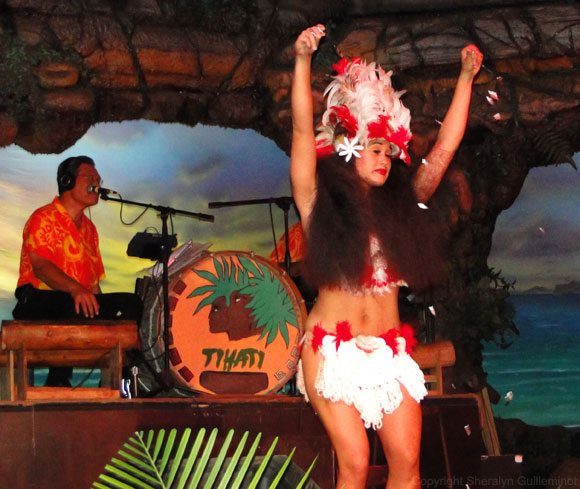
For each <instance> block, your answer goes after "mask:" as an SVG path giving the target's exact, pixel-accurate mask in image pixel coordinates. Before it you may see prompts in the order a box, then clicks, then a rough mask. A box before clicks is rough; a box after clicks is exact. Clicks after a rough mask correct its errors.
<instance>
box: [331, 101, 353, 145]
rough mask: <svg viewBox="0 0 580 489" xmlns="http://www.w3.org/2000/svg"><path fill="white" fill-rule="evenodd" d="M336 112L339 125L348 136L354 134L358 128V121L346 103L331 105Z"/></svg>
mask: <svg viewBox="0 0 580 489" xmlns="http://www.w3.org/2000/svg"><path fill="white" fill-rule="evenodd" d="M331 109H333V110H334V113H335V114H336V117H337V118H338V120H339V121H340V125H341V126H342V127H343V128H344V129H345V130H346V132H347V133H348V136H349V137H353V136H356V131H357V129H358V121H357V120H356V117H354V116H353V115H352V114H351V113H350V110H349V109H348V107H347V106H346V105H344V104H343V105H340V106H337V105H334V106H332V107H331Z"/></svg>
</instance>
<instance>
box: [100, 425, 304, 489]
mask: <svg viewBox="0 0 580 489" xmlns="http://www.w3.org/2000/svg"><path fill="white" fill-rule="evenodd" d="M191 433H192V430H191V428H186V429H185V430H184V431H183V433H182V434H181V437H180V438H179V439H178V433H177V430H176V429H172V430H171V431H170V432H169V434H168V435H167V436H166V432H165V430H164V429H161V430H159V431H157V432H156V431H155V430H149V431H148V432H144V431H138V432H135V433H134V435H133V436H131V437H130V438H129V440H128V441H127V443H125V444H124V445H123V448H121V449H120V450H119V452H118V454H117V455H118V456H117V457H113V458H112V459H111V461H110V463H108V464H107V465H106V466H105V471H104V472H103V473H102V474H100V475H99V477H98V479H97V481H95V482H94V483H93V485H92V488H91V489H110V488H119V489H133V488H138V489H186V488H187V489H195V488H196V487H198V484H199V483H200V481H203V478H204V477H205V483H204V484H203V486H202V487H203V489H209V488H210V487H214V486H215V487H217V488H218V489H225V487H226V486H227V485H228V484H229V483H230V481H232V482H231V485H230V486H229V487H231V489H238V488H239V487H240V486H241V484H242V482H243V481H244V478H245V477H246V476H247V475H248V474H249V472H248V471H249V468H250V464H251V463H252V461H253V460H254V457H255V454H256V450H257V448H258V446H259V442H260V438H261V434H260V433H258V435H257V436H256V438H255V439H254V442H253V444H252V446H251V447H250V449H249V450H248V452H247V453H246V455H245V457H242V453H243V450H244V447H245V444H246V442H247V440H248V436H249V434H248V432H247V431H246V432H245V433H244V434H243V436H242V438H241V440H240V442H239V443H238V445H237V447H235V452H234V454H233V456H232V457H231V458H230V459H229V460H226V455H227V453H228V449H229V448H230V445H231V444H232V439H233V437H234V430H230V431H229V432H228V434H227V436H226V437H225V439H224V441H223V444H222V445H221V448H219V453H218V455H217V457H216V458H215V460H214V463H213V465H212V464H210V463H208V462H209V461H210V455H211V453H212V450H213V449H214V446H215V447H216V449H217V448H218V447H219V444H216V439H217V435H218V430H217V428H214V429H213V430H212V431H211V433H210V434H209V437H208V438H207V440H205V436H206V429H205V428H201V429H200V430H199V431H198V432H197V436H196V437H195V440H193V441H192V442H190V438H191ZM204 442H205V447H204V448H203V451H202V447H203V445H204ZM277 442H278V438H275V439H274V441H273V443H272V445H271V446H270V448H269V450H268V452H267V454H266V455H265V456H264V458H263V460H262V462H261V463H260V465H259V467H258V469H257V470H256V472H255V474H254V476H253V477H252V479H251V482H250V483H249V485H246V484H245V485H244V487H248V489H255V488H256V486H257V485H258V483H259V482H260V479H261V478H262V475H263V473H264V471H265V469H266V466H267V465H268V462H269V461H270V459H271V457H272V454H273V453H274V448H275V447H276V444H277ZM232 448H233V446H232ZM200 452H201V455H200ZM293 454H294V450H292V452H291V453H290V455H289V456H288V457H287V459H286V461H285V463H284V465H283V466H282V467H281V468H280V470H279V471H278V474H277V476H276V477H275V478H274V480H273V481H272V483H271V485H270V489H274V488H275V487H276V486H277V485H278V483H279V482H280V480H281V479H282V476H283V475H284V472H285V470H286V468H287V467H288V465H289V464H290V461H291V459H292V455H293ZM313 466H314V462H313V463H312V464H311V466H310V468H309V469H308V470H307V471H306V473H305V475H304V477H303V478H302V480H301V481H300V482H299V484H298V486H297V487H296V489H300V488H301V487H302V486H303V485H304V483H305V482H306V480H307V478H308V475H309V474H310V471H311V470H312V468H313ZM236 471H237V472H236ZM216 484H217V485H216Z"/></svg>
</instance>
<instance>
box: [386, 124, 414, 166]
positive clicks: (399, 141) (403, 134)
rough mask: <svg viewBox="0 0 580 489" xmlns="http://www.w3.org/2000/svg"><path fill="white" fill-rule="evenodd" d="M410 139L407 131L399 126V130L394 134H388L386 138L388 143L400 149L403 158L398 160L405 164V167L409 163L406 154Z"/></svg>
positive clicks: (410, 136) (407, 154)
mask: <svg viewBox="0 0 580 489" xmlns="http://www.w3.org/2000/svg"><path fill="white" fill-rule="evenodd" d="M412 137H413V136H412V135H411V133H410V132H409V131H408V130H407V129H405V128H404V127H403V126H399V128H398V129H397V130H396V131H395V132H394V133H392V134H389V136H388V138H387V140H388V141H390V142H391V143H394V144H396V145H397V146H398V147H399V148H401V153H402V154H403V156H399V158H401V159H402V160H403V161H404V162H405V163H407V165H408V164H410V163H411V161H410V160H409V153H407V144H408V142H409V141H410V140H411V138H412Z"/></svg>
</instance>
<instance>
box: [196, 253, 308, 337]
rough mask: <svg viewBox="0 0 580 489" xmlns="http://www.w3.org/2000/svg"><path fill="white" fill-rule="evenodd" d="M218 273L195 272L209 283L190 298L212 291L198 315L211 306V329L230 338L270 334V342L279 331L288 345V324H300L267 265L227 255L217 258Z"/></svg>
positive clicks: (268, 335) (287, 298) (203, 302)
mask: <svg viewBox="0 0 580 489" xmlns="http://www.w3.org/2000/svg"><path fill="white" fill-rule="evenodd" d="M213 260H214V261H213V264H214V267H215V270H216V274H215V275H213V274H211V273H210V272H206V271H204V270H196V269H195V268H194V269H193V271H194V272H195V273H196V274H198V275H199V276H200V277H201V278H202V279H205V280H208V281H209V282H210V284H209V285H205V286H200V287H197V288H196V289H194V290H193V292H191V294H189V296H188V297H190V298H191V297H195V296H199V295H203V294H206V293H207V292H210V294H209V295H208V296H207V297H206V298H205V299H204V300H203V301H201V302H200V303H199V305H198V306H197V309H196V310H195V312H194V314H196V313H198V312H199V310H200V309H201V308H202V307H204V306H206V305H208V304H209V305H210V306H211V310H210V313H209V330H210V331H211V332H212V333H221V332H225V333H227V335H228V338H229V339H230V340H239V339H242V338H247V337H248V336H253V335H257V334H260V338H263V337H264V336H266V335H267V339H266V344H269V343H271V342H272V341H274V339H275V338H276V336H277V334H278V331H279V332H280V334H281V335H282V337H283V338H284V341H285V343H286V344H288V326H287V325H290V326H293V327H294V328H297V327H298V324H297V321H296V316H295V313H294V310H293V307H292V302H291V301H290V298H289V297H288V294H284V293H281V292H282V289H281V288H280V285H281V284H280V282H279V281H278V280H277V279H276V276H275V275H274V274H272V272H271V271H270V270H269V269H268V268H266V267H265V266H264V265H261V264H259V263H257V262H256V263H254V262H253V261H252V260H249V259H248V258H243V257H240V258H239V259H238V263H236V262H235V261H234V260H232V261H231V262H228V260H227V258H226V257H221V258H214V259H213Z"/></svg>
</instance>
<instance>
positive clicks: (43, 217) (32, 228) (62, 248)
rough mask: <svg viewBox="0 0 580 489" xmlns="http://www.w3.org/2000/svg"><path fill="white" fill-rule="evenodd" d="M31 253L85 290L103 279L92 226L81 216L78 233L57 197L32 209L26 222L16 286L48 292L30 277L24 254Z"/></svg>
mask: <svg viewBox="0 0 580 489" xmlns="http://www.w3.org/2000/svg"><path fill="white" fill-rule="evenodd" d="M31 251H34V252H35V253H36V254H37V255H39V256H41V257H42V258H46V259H47V260H50V261H51V262H52V263H54V264H55V265H56V266H57V267H58V268H60V269H61V270H62V271H63V272H64V273H66V274H67V275H68V276H69V277H72V278H74V279H75V280H76V281H77V282H79V283H80V284H81V285H82V286H84V287H86V288H88V289H90V288H91V287H93V286H94V285H97V284H98V283H99V280H101V279H102V278H103V277H104V276H105V270H104V268H103V261H102V260H101V254H100V252H99V236H98V234H97V229H96V228H95V225H94V224H93V223H92V222H91V221H90V220H89V219H88V218H87V217H86V216H84V215H83V216H82V220H81V229H80V231H79V230H78V229H77V228H76V226H75V225H74V223H73V221H72V219H71V218H70V216H69V214H68V212H67V210H66V209H65V208H64V206H63V205H62V203H61V201H60V199H59V198H58V197H55V198H54V200H53V201H52V203H50V204H48V205H45V206H44V207H41V208H40V209H37V210H35V211H34V212H33V214H32V216H30V218H29V219H28V221H27V222H26V225H25V226H24V231H23V233H22V253H21V255H20V277H19V278H18V287H20V286H21V285H26V284H32V285H33V286H34V287H36V288H37V289H50V287H49V286H48V285H47V284H45V283H44V282H42V281H41V280H40V279H39V278H38V277H36V276H35V275H34V272H33V270H32V264H31V263H30V258H29V255H28V253H29V252H31Z"/></svg>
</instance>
